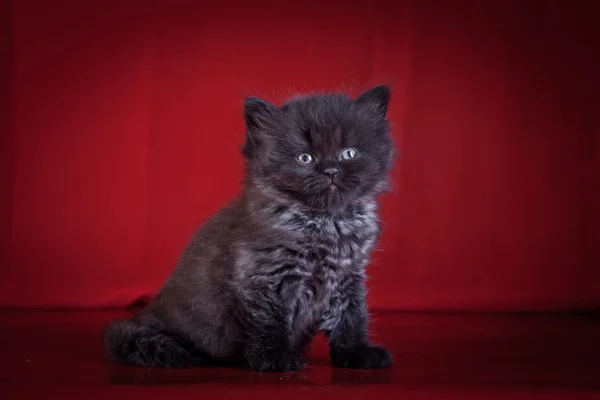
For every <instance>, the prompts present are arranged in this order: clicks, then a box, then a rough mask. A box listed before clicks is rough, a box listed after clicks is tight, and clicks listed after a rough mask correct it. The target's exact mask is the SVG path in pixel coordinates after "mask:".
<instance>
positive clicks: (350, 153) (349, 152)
mask: <svg viewBox="0 0 600 400" xmlns="http://www.w3.org/2000/svg"><path fill="white" fill-rule="evenodd" d="M357 154H358V151H357V150H356V149H355V148H354V147H347V148H345V149H344V150H342V154H341V155H340V158H342V159H343V160H351V159H353V158H354V157H356V155H357Z"/></svg>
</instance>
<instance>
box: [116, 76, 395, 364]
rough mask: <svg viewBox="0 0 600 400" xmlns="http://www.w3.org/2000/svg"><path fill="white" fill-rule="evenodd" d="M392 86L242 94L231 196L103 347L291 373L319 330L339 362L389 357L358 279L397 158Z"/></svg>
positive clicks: (140, 358) (156, 360)
mask: <svg viewBox="0 0 600 400" xmlns="http://www.w3.org/2000/svg"><path fill="white" fill-rule="evenodd" d="M389 95H390V90H389V88H388V87H387V86H378V87H375V88H373V89H371V90H369V91H367V92H366V93H364V94H363V95H361V96H359V97H358V98H357V99H355V100H353V99H350V98H348V97H347V96H345V95H342V94H319V95H312V96H306V97H298V98H294V99H292V100H290V101H288V102H287V103H286V104H284V105H283V106H282V107H276V106H275V105H272V104H269V103H267V102H265V101H263V100H259V99H256V98H249V99H247V100H246V102H245V104H244V114H245V120H246V126H247V140H246V144H245V146H244V156H245V158H246V161H247V162H246V178H245V182H244V188H243V191H242V193H241V195H240V197H239V198H238V199H237V200H235V201H233V202H232V203H231V204H230V205H229V206H227V207H226V208H224V209H222V210H221V211H220V212H219V213H218V214H217V215H215V216H214V217H213V218H211V219H209V220H208V221H207V222H206V223H205V224H204V225H203V226H202V227H201V228H200V229H199V230H198V232H197V233H196V235H195V236H194V238H193V239H192V240H191V242H190V243H189V245H188V246H187V248H186V249H185V251H184V253H183V255H182V257H181V259H180V261H179V264H178V265H177V267H176V268H175V270H174V271H173V273H172V274H171V276H170V277H169V279H168V280H167V281H166V283H165V284H164V286H163V288H162V289H161V291H160V292H159V293H158V295H157V296H156V297H155V298H154V300H153V301H152V302H151V303H150V304H149V305H148V306H147V307H146V308H145V309H144V310H142V311H141V312H140V313H139V314H138V315H137V316H136V317H135V318H134V319H131V320H127V321H119V322H115V323H113V324H112V325H110V326H109V328H108V330H107V334H106V344H107V347H108V355H109V358H110V359H111V360H113V361H115V362H118V363H124V364H134V365H143V366H160V367H186V366H196V365H206V364H212V363H215V362H227V363H229V362H242V363H244V364H245V365H247V366H249V367H250V368H252V369H254V370H260V371H290V370H295V369H297V368H299V367H301V366H302V365H303V360H302V355H303V352H304V350H305V349H306V348H307V346H308V345H309V343H310V340H311V338H312V337H313V336H314V335H315V333H316V332H317V331H318V330H321V331H323V332H324V333H325V335H326V336H327V337H328V339H329V344H330V354H331V359H332V361H333V365H334V366H337V367H348V368H365V369H372V368H382V367H386V366H388V365H390V364H391V362H392V358H391V355H390V353H389V352H388V351H387V350H386V349H384V348H383V347H378V346H374V345H372V344H371V343H370V342H369V341H368V338H367V334H368V327H367V325H368V321H367V320H368V313H367V307H366V303H365V282H364V281H365V267H366V265H367V263H368V260H369V252H370V251H371V250H372V249H373V247H374V246H375V242H376V239H377V236H378V234H379V224H378V217H377V202H376V197H377V195H378V194H380V193H381V192H382V191H384V190H385V189H386V187H387V181H388V173H389V171H390V169H391V166H392V163H393V159H394V144H393V141H392V138H391V136H390V134H389V132H388V129H387V121H386V112H387V105H388V99H389Z"/></svg>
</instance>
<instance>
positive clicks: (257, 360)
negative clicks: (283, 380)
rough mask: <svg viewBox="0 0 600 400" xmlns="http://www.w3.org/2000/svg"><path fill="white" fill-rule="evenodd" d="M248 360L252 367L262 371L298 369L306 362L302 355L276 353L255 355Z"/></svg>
mask: <svg viewBox="0 0 600 400" xmlns="http://www.w3.org/2000/svg"><path fill="white" fill-rule="evenodd" d="M247 362H248V366H249V367H250V369H252V370H254V371H262V372H288V371H296V370H298V369H300V368H302V367H303V366H304V364H305V362H304V360H303V359H302V357H299V356H295V355H275V354H273V355H271V354H260V355H257V356H255V357H249V358H248V359H247Z"/></svg>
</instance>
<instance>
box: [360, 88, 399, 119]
mask: <svg viewBox="0 0 600 400" xmlns="http://www.w3.org/2000/svg"><path fill="white" fill-rule="evenodd" d="M390 92H391V89H390V87H389V86H387V85H380V86H375V87H373V88H371V89H369V90H367V91H366V92H364V93H363V94H361V95H360V96H358V98H357V99H356V103H357V104H364V105H369V106H371V107H373V108H374V109H375V110H377V112H378V113H379V115H380V116H381V117H382V118H385V115H386V113H387V109H388V103H389V102H390Z"/></svg>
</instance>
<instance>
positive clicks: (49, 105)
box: [0, 0, 600, 310]
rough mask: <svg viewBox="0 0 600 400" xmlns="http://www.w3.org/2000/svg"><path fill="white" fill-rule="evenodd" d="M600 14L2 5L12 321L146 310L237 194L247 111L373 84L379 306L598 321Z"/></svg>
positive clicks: (468, 5)
mask: <svg viewBox="0 0 600 400" xmlns="http://www.w3.org/2000/svg"><path fill="white" fill-rule="evenodd" d="M318 3H320V4H318ZM594 3H595V2H591V1H590V2H583V1H523V0H519V1H507V2H501V1H458V0H457V1H429V0H427V1H397V2H392V1H382V0H380V1H372V0H361V1H356V0H352V1H347V2H345V5H343V3H342V2H336V3H333V2H322V3H321V2H307V1H297V2H282V1H277V2H232V1H226V0H222V1H220V2H205V1H150V0H144V1H138V0H135V1H131V0H130V1H122V0H101V1H100V0H99V1H79V0H57V1H52V2H50V1H41V0H40V1H33V0H22V1H13V2H12V3H7V2H5V3H4V5H3V11H6V12H4V13H3V15H4V17H3V18H4V20H3V22H2V24H1V26H2V29H5V30H7V32H3V33H7V34H6V35H0V37H2V50H3V53H4V54H5V55H8V57H9V58H8V59H7V60H8V62H3V63H2V66H1V74H2V77H3V79H2V84H3V85H4V86H3V88H6V89H7V91H5V93H9V94H10V96H9V97H8V98H6V99H5V100H3V101H4V103H3V104H2V106H1V107H0V108H1V110H2V123H3V128H4V129H3V131H2V137H1V142H0V149H1V150H0V151H1V163H2V164H1V168H0V170H1V174H0V229H1V230H0V239H1V246H2V247H1V250H2V252H1V253H0V254H1V256H2V259H1V260H0V262H1V263H2V264H1V265H2V269H1V271H0V306H22V307H27V306H30V307H52V306H75V307H78V306H81V307H93V306H122V305H125V304H127V303H128V302H131V301H132V300H134V299H136V298H138V297H139V296H141V295H144V294H152V293H154V292H155V291H156V290H157V289H158V288H159V287H160V285H161V283H162V282H163V280H164V279H165V277H166V276H167V274H168V273H169V271H170V270H171V268H172V267H173V265H174V263H175V262H176V260H177V257H178V255H179V253H180V251H181V249H182V247H183V246H184V245H185V244H186V241H187V239H188V238H189V236H190V235H191V233H192V232H193V230H194V229H195V228H196V227H197V225H198V224H199V223H200V222H201V221H202V220H203V219H205V218H206V217H208V216H209V215H211V214H212V213H213V212H215V211H216V210H217V209H218V208H219V207H220V206H221V205H222V204H223V203H224V202H226V201H227V200H228V199H230V198H232V197H233V196H235V195H236V193H237V191H238V189H239V182H240V177H241V171H242V170H241V162H242V159H241V155H240V146H241V144H242V141H243V121H242V115H241V105H242V99H243V98H244V96H246V95H249V94H253V95H263V96H265V97H267V98H269V99H273V100H278V99H281V98H283V97H285V95H286V94H289V93H291V92H292V91H294V90H310V89H317V88H325V89H327V88H336V89H337V88H345V89H348V90H351V91H354V92H355V93H356V92H357V91H359V90H361V89H363V88H365V87H367V86H368V85H370V84H373V83H382V82H387V83H390V84H392V85H393V100H392V104H391V107H390V114H389V117H390V118H391V120H392V121H393V122H394V135H395V136H396V138H397V140H398V144H399V146H400V148H401V154H402V158H401V159H400V160H399V163H398V168H397V169H396V171H395V175H394V181H395V189H394V191H393V193H391V194H390V195H388V196H386V198H385V199H384V202H383V216H384V219H385V234H384V236H383V238H382V242H381V251H379V252H378V253H377V254H376V255H375V260H374V263H373V265H372V266H371V269H370V274H371V276H372V278H371V280H370V286H371V289H372V290H371V292H370V297H369V300H370V302H371V305H372V306H373V307H374V308H380V309H482V310H488V309H572V308H586V307H597V306H600V210H599V204H600V194H599V186H600V140H599V135H600V132H599V129H600V124H599V120H600V118H599V114H600V105H599V103H598V93H599V92H600V85H599V83H600V79H599V77H598V75H599V71H600V64H599V63H598V48H599V47H598V45H599V43H598V38H599V37H600V29H599V28H598V21H597V16H598V13H597V12H596V11H597V10H595V9H594V8H598V7H597V6H594ZM5 38H6V39H7V40H6V39H5Z"/></svg>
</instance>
